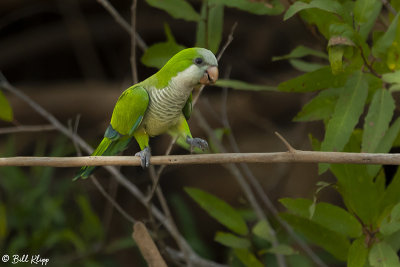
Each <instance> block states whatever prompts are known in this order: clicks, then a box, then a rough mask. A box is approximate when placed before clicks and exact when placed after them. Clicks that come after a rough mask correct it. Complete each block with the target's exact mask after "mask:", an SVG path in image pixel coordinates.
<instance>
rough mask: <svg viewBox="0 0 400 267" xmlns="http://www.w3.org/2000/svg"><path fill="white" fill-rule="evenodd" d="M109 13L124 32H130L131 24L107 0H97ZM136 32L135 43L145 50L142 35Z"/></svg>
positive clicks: (145, 46)
mask: <svg viewBox="0 0 400 267" xmlns="http://www.w3.org/2000/svg"><path fill="white" fill-rule="evenodd" d="M97 2H99V3H100V4H101V5H102V6H103V7H104V8H105V9H106V10H107V11H108V12H109V13H110V14H111V16H112V17H113V18H114V19H115V21H116V22H117V23H118V24H119V25H120V26H121V27H122V29H124V30H125V31H126V32H128V33H129V34H132V31H131V25H129V23H128V22H127V21H126V20H125V19H124V18H123V17H122V16H121V15H120V14H119V13H118V11H117V10H116V9H115V8H114V7H113V6H112V5H111V4H110V2H108V1H107V0H97ZM135 34H136V40H137V45H138V46H139V48H140V49H141V50H142V51H146V50H147V45H146V43H145V42H144V41H143V39H142V37H140V35H139V34H138V33H137V32H135Z"/></svg>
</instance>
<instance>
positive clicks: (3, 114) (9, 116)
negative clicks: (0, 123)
mask: <svg viewBox="0 0 400 267" xmlns="http://www.w3.org/2000/svg"><path fill="white" fill-rule="evenodd" d="M0 120H4V121H12V120H13V111H12V108H11V106H10V103H8V100H7V98H6V97H5V96H4V94H3V92H2V91H0Z"/></svg>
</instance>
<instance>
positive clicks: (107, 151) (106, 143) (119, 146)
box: [73, 137, 131, 181]
mask: <svg viewBox="0 0 400 267" xmlns="http://www.w3.org/2000/svg"><path fill="white" fill-rule="evenodd" d="M130 140H131V138H130V137H125V138H121V139H118V140H115V141H113V140H111V139H109V138H107V137H104V138H103V140H102V141H101V143H100V144H99V146H98V147H97V148H96V150H95V151H94V152H93V153H92V155H91V156H112V155H116V154H118V153H120V152H122V151H123V150H125V148H126V147H127V146H128V144H129V142H130ZM97 168H98V166H84V167H82V168H81V169H80V171H79V172H78V173H77V174H76V175H75V177H74V179H73V180H74V181H75V180H76V179H79V178H80V177H82V178H83V179H86V178H88V177H89V175H90V174H92V172H94V170H96V169H97Z"/></svg>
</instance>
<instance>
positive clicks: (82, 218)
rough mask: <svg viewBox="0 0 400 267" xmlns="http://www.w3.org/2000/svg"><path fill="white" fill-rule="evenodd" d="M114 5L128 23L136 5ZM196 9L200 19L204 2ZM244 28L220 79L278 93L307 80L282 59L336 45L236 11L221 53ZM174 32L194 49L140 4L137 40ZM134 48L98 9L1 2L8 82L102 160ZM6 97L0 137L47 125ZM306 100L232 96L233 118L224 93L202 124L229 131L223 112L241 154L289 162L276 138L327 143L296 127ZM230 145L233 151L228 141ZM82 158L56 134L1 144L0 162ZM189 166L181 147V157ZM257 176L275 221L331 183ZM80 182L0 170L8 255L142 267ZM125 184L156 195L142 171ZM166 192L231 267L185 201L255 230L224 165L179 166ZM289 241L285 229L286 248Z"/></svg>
mask: <svg viewBox="0 0 400 267" xmlns="http://www.w3.org/2000/svg"><path fill="white" fill-rule="evenodd" d="M283 2H284V1H283ZM111 3H112V5H113V6H114V7H115V8H116V10H117V11H118V12H119V13H120V14H121V15H122V16H123V17H124V18H125V19H126V20H127V21H128V22H130V6H131V1H128V0H113V1H111ZM190 3H191V4H192V5H193V7H194V8H195V9H196V10H197V11H199V10H200V7H201V1H190ZM284 4H286V3H285V2H284ZM286 6H287V5H286ZM235 22H237V23H238V25H237V28H236V30H235V32H234V35H233V36H234V40H233V42H232V43H231V44H230V45H229V47H228V48H227V50H226V51H225V53H224V54H223V56H222V58H221V60H220V63H219V68H220V76H221V77H224V75H226V73H227V70H228V69H230V70H231V71H230V74H229V77H230V78H232V79H236V80H241V81H245V82H248V83H252V84H261V85H269V86H276V85H278V84H279V83H280V82H282V81H284V80H287V79H289V78H291V77H294V76H296V75H298V74H300V72H298V71H296V70H294V69H293V68H292V67H291V65H290V64H288V63H287V62H285V61H277V62H273V61H272V60H271V59H272V57H273V56H279V55H284V54H288V53H289V52H290V51H291V50H292V49H293V48H294V47H296V46H297V45H300V44H301V45H306V46H309V47H313V48H316V49H320V50H324V47H325V45H326V44H324V43H321V42H320V40H318V39H317V38H316V37H315V36H314V35H313V34H312V32H311V31H310V30H309V29H306V28H305V27H304V25H303V24H302V23H301V21H300V20H298V19H297V18H293V19H291V20H288V21H286V22H283V19H282V15H278V16H266V15H254V14H250V13H246V12H243V11H240V10H237V9H234V8H225V13H224V23H223V36H222V44H223V43H225V42H226V40H227V38H228V35H229V32H230V30H231V27H232V26H233V24H234V23H235ZM165 23H167V24H168V25H169V26H170V28H171V31H172V34H173V36H174V37H175V39H176V42H177V43H178V44H181V45H184V46H186V47H191V46H194V44H195V41H196V28H197V25H196V23H194V22H187V21H183V20H180V19H174V18H172V17H171V16H169V15H168V14H167V13H166V12H164V11H162V10H159V9H156V8H154V7H151V6H149V5H148V4H147V3H146V2H145V1H140V0H139V1H138V5H137V32H138V33H139V35H140V36H141V37H142V39H143V40H144V42H145V43H146V44H147V45H148V46H150V45H152V44H154V43H157V42H162V41H165V40H166V37H165V33H164V25H165ZM130 48H131V44H130V36H129V35H128V34H127V32H126V31H125V30H124V29H122V28H121V26H120V25H119V24H117V23H116V21H115V20H114V18H113V17H112V16H111V15H110V14H109V13H108V12H107V11H106V10H105V9H104V8H103V6H101V5H100V4H99V3H98V2H97V1H95V0H79V1H78V0H68V1H62V0H58V1H57V0H41V1H40V0H2V1H0V70H1V71H2V72H3V74H4V76H5V77H6V78H7V79H8V81H9V82H10V83H11V84H12V85H14V86H15V87H17V88H18V89H20V90H21V91H23V92H24V93H26V94H27V95H28V96H30V97H31V98H32V99H33V100H35V101H37V102H38V103H39V104H40V105H42V106H43V107H44V108H45V109H46V110H48V111H49V112H50V113H52V114H53V115H54V116H55V117H56V118H57V119H59V120H60V121H61V122H62V123H64V124H65V125H72V126H71V127H73V125H75V124H76V121H77V118H78V117H79V124H78V128H77V133H78V134H79V135H80V136H81V137H82V138H83V139H84V140H86V141H87V142H88V143H89V144H90V145H92V146H96V145H97V144H98V142H99V141H100V140H101V138H102V136H103V133H104V131H105V129H106V127H107V126H108V124H109V119H110V116H111V112H112V109H113V106H114V104H115V102H116V100H117V98H118V96H119V95H120V94H121V92H122V91H123V90H124V89H126V88H127V87H129V86H130V85H131V84H132V77H131V65H130ZM142 55H143V51H142V50H141V49H139V48H138V49H137V58H138V74H139V80H143V79H145V78H147V77H148V76H150V75H151V74H153V73H155V72H156V71H157V69H155V68H149V67H146V66H144V65H143V64H142V63H141V62H140V60H139V59H140V58H141V56H142ZM4 94H5V95H6V97H7V99H8V100H9V102H10V104H11V106H12V109H13V112H14V121H13V122H11V123H7V122H0V127H1V128H5V127H14V126H19V125H46V124H48V122H47V121H46V120H44V119H43V118H42V117H41V116H39V115H38V114H37V113H36V112H35V111H34V110H32V109H31V108H30V107H29V106H27V105H26V103H24V102H22V101H21V100H20V99H18V98H16V97H15V96H14V95H11V94H9V93H7V92H4ZM308 99H309V96H308V95H303V94H294V93H290V94H289V93H281V92H271V91H265V92H263V91H257V92H254V91H253V92H252V91H240V90H233V89H229V90H228V100H227V108H226V110H223V108H222V106H221V101H222V89H221V88H219V87H211V86H209V87H207V88H205V90H204V91H203V93H202V95H201V98H200V101H199V102H198V104H197V105H196V107H195V111H194V112H201V113H202V114H203V116H205V118H206V119H207V121H208V123H209V124H210V125H211V127H213V128H214V129H218V128H223V125H222V122H221V116H222V115H221V114H223V113H224V112H226V113H227V116H228V119H229V122H230V125H231V130H230V134H232V135H233V136H234V137H235V138H236V140H237V142H238V146H239V149H240V151H241V152H276V151H285V150H286V148H285V146H284V145H283V144H282V143H281V142H280V141H279V139H278V138H277V137H276V136H275V135H274V132H275V131H277V132H279V133H280V134H282V135H283V136H284V137H285V138H286V139H287V140H288V141H289V142H290V143H291V144H292V145H293V146H294V147H295V148H298V149H304V150H310V149H311V146H310V142H309V139H308V133H309V132H312V133H313V134H314V135H315V136H317V137H319V138H321V136H322V127H321V125H320V124H318V123H297V122H292V118H293V117H294V116H295V115H296V114H297V112H298V111H299V110H300V108H301V106H302V105H303V104H304V103H305V102H307V100H308ZM189 125H190V127H191V131H192V134H193V135H194V136H196V137H202V138H206V137H207V134H206V133H205V132H204V131H203V130H202V129H201V128H200V127H199V126H198V123H197V121H196V120H195V118H192V119H191V120H190V121H189ZM1 128H0V131H1ZM222 141H223V142H224V143H225V144H227V147H229V145H228V142H227V140H226V138H223V139H222ZM169 142H170V138H169V136H160V137H157V138H153V139H152V140H151V147H152V152H153V155H162V154H164V153H165V150H166V148H167V147H168V144H169ZM138 149H139V148H138V146H137V145H136V143H133V144H132V145H131V147H130V148H129V149H128V150H127V151H125V154H126V155H132V154H134V153H135V152H137V151H138ZM76 153H77V152H76V150H75V148H74V146H73V144H72V142H71V141H70V140H69V139H67V138H66V137H64V136H63V135H62V134H60V133H59V132H57V131H55V130H46V131H38V132H18V133H12V134H1V135H0V155H1V156H29V155H37V156H41V155H42V156H75V155H76ZM184 153H187V152H186V151H184V150H182V149H181V148H179V147H177V146H175V147H174V148H173V151H172V154H184ZM250 168H251V170H252V171H253V172H254V175H255V176H256V177H257V179H258V180H259V182H260V183H261V184H262V185H263V189H264V191H265V192H266V193H267V194H268V196H269V197H270V198H271V199H272V200H273V202H274V204H275V205H276V207H277V208H278V209H282V206H280V204H279V203H278V201H277V200H278V199H279V198H282V197H307V198H310V197H312V195H313V193H314V191H315V183H316V181H318V180H319V179H321V178H319V177H318V176H317V171H316V165H313V164H269V165H261V164H254V165H250ZM76 171H77V169H75V168H57V169H52V168H39V167H35V168H28V167H27V168H17V167H7V168H0V254H2V253H3V254H5V253H19V254H40V255H42V257H47V258H50V263H49V264H50V266H69V265H72V264H78V265H85V266H128V265H129V266H144V265H142V264H143V260H142V259H141V256H140V253H139V252H138V250H137V248H136V247H135V246H134V243H133V241H132V239H131V231H132V225H131V223H130V222H128V221H127V220H125V219H124V218H123V217H122V216H121V215H120V214H119V213H118V212H116V211H115V210H114V209H113V207H112V205H110V204H109V202H108V201H107V200H106V199H105V198H104V197H103V196H102V195H101V194H100V193H99V191H98V190H97V189H96V187H94V185H93V184H92V182H91V181H90V180H79V181H77V182H72V180H71V179H72V177H73V176H74V174H75V172H76ZM121 171H122V173H124V174H125V175H126V176H127V177H128V178H129V179H130V180H131V181H132V182H133V183H135V184H136V185H138V186H139V187H140V188H141V189H142V190H143V191H144V192H147V190H148V188H149V186H150V185H151V182H150V180H149V177H148V173H147V172H146V171H143V170H142V169H141V168H139V167H122V168H121ZM96 176H97V178H98V180H99V182H100V183H101V184H102V185H103V186H104V187H105V188H106V190H107V191H108V193H109V194H110V195H112V196H113V197H114V198H115V199H116V201H117V202H118V203H119V204H120V205H121V206H122V207H123V209H125V210H126V211H127V212H128V213H129V214H131V215H132V216H133V217H134V218H136V219H139V220H143V221H145V222H146V221H148V213H147V211H146V209H145V208H144V207H143V206H142V205H141V204H140V203H139V202H138V201H137V200H135V199H134V198H133V197H132V195H131V194H129V193H128V192H127V191H126V190H125V189H124V188H122V187H120V186H118V185H117V183H116V182H115V180H114V179H112V177H111V176H110V175H109V173H107V172H106V171H105V170H103V169H99V170H98V171H97V172H96ZM323 179H325V180H327V181H330V179H331V177H329V175H328V174H326V176H324V177H323ZM160 186H161V187H162V189H163V191H164V193H165V195H166V197H167V200H168V201H169V204H170V205H171V209H172V212H173V214H174V218H175V220H176V222H177V224H178V227H179V228H180V229H182V228H184V227H185V226H184V224H185V223H184V222H185V218H186V219H187V218H191V222H192V223H190V227H189V229H188V231H192V232H196V233H198V235H199V236H200V237H201V240H202V242H204V243H203V244H206V245H204V246H203V247H204V248H206V250H207V251H206V252H205V253H209V255H210V257H211V258H212V259H214V260H215V261H217V262H224V259H225V257H226V255H225V252H224V251H225V248H223V247H222V246H220V245H217V244H216V243H215V242H213V235H214V233H215V231H216V230H218V229H221V228H222V226H220V225H219V224H218V223H217V222H216V221H215V220H213V219H212V218H210V217H209V216H207V215H206V213H205V212H204V211H203V210H201V209H200V208H199V207H198V206H197V205H196V204H195V203H194V202H193V201H192V200H191V199H190V198H188V196H187V195H186V194H185V192H184V191H183V187H185V186H191V187H197V188H201V189H203V190H205V191H207V192H210V193H212V194H214V195H216V196H218V197H220V198H222V199H224V200H226V201H227V202H228V203H230V204H232V205H233V206H235V207H238V208H240V209H242V210H243V212H245V211H248V212H247V214H249V215H248V216H252V215H251V210H250V207H249V204H248V203H247V202H246V200H245V198H244V196H243V192H242V190H241V188H240V187H239V186H238V185H237V183H236V180H235V179H233V177H232V175H231V174H230V173H229V172H228V171H227V170H226V169H225V168H224V167H223V166H218V165H210V166H206V165H198V166H196V165H194V166H174V167H172V166H171V167H167V168H166V169H165V171H164V173H163V175H162V178H161V182H160ZM321 197H322V199H323V200H326V199H327V198H328V199H330V200H331V201H332V200H333V201H335V199H336V197H337V196H336V193H335V192H334V190H329V189H328V190H326V192H324V195H323V196H321ZM155 204H156V205H158V203H157V202H156V203H155ZM267 215H268V214H267ZM5 218H6V219H5ZM186 227H187V225H186ZM182 231H184V230H182ZM282 231H283V230H282V229H280V227H279V226H278V225H277V232H278V234H279V233H281V232H282ZM167 241H168V240H167ZM172 244H173V243H172Z"/></svg>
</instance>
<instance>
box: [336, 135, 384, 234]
mask: <svg viewBox="0 0 400 267" xmlns="http://www.w3.org/2000/svg"><path fill="white" fill-rule="evenodd" d="M352 142H354V141H350V142H349V144H351V143H352ZM354 146H358V144H354ZM358 149H359V146H358ZM331 171H332V172H333V174H334V175H335V176H336V178H337V180H338V183H337V184H338V191H339V193H340V194H341V196H342V198H343V201H344V203H345V205H346V207H347V209H348V210H349V212H351V213H355V214H357V216H358V217H359V218H360V219H361V221H362V222H363V223H364V224H365V225H372V227H375V226H376V224H377V218H378V216H379V215H380V213H381V210H380V203H379V199H380V198H381V197H383V194H384V192H383V191H382V188H381V187H379V186H378V185H379V180H377V183H375V182H374V179H373V178H374V177H371V176H369V174H368V172H367V168H366V166H365V165H356V164H332V166H331Z"/></svg>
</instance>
